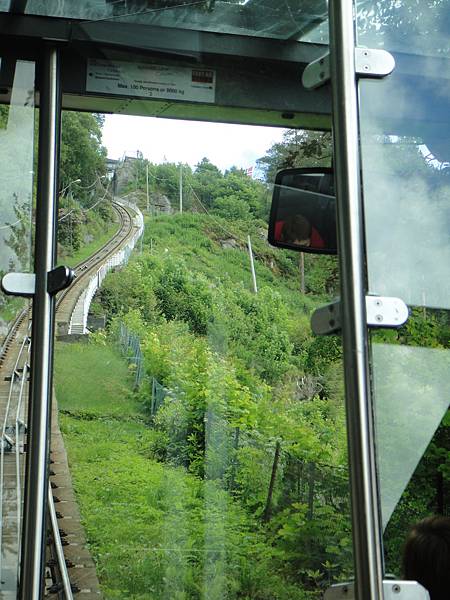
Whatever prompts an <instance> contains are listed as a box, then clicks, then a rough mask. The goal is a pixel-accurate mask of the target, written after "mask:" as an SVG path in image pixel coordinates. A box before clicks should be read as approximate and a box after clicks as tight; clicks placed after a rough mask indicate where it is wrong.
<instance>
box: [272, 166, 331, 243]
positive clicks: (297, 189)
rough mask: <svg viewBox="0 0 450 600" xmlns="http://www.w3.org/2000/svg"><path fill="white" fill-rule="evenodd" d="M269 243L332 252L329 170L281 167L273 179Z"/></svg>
mask: <svg viewBox="0 0 450 600" xmlns="http://www.w3.org/2000/svg"><path fill="white" fill-rule="evenodd" d="M268 239H269V243H270V244H272V245H273V246H278V247H280V248H289V249H290V250H297V251H299V252H312V253H315V254H336V253H337V243H336V198H335V194H334V178H333V169H327V168H322V167H320V168H310V169H284V170H283V171H279V172H278V173H277V176H276V178H275V186H274V190H273V196H272V208H271V211H270V220H269V236H268Z"/></svg>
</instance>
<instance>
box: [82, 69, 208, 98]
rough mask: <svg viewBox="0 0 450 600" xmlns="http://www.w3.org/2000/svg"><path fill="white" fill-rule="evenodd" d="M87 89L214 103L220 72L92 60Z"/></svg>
mask: <svg viewBox="0 0 450 600" xmlns="http://www.w3.org/2000/svg"><path fill="white" fill-rule="evenodd" d="M86 91H87V92H100V93H102V94H117V95H120V96H134V97H139V98H162V99H164V100H185V101H188V102H208V103H213V102H214V101H215V93H216V73H215V71H214V70H212V69H202V68H191V67H172V66H168V65H154V64H148V63H129V62H124V61H109V60H97V59H90V60H89V61H88V65H87V73H86Z"/></svg>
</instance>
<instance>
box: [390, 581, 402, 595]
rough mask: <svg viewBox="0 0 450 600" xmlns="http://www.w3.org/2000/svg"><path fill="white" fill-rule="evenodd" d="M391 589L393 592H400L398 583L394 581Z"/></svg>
mask: <svg viewBox="0 0 450 600" xmlns="http://www.w3.org/2000/svg"><path fill="white" fill-rule="evenodd" d="M392 591H393V592H394V594H400V592H401V588H400V586H399V585H398V583H396V584H395V585H393V586H392Z"/></svg>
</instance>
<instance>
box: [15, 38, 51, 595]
mask: <svg viewBox="0 0 450 600" xmlns="http://www.w3.org/2000/svg"><path fill="white" fill-rule="evenodd" d="M40 67H41V79H40V89H39V94H40V114H39V164H38V193H37V203H36V243H35V274H36V289H35V294H34V300H33V316H32V336H31V343H32V347H31V384H30V397H29V403H28V406H29V409H28V437H27V439H28V444H27V458H26V476H25V500H24V513H23V534H22V553H21V572H20V582H19V596H18V597H19V598H20V599H21V600H41V598H42V596H43V583H44V567H45V539H46V519H47V499H48V494H47V487H48V456H49V446H50V415H51V401H52V371H53V344H54V340H53V338H54V313H55V299H54V297H53V296H52V295H51V294H50V293H49V291H48V281H47V279H48V273H49V272H50V271H51V270H52V269H53V268H54V266H55V259H56V224H57V197H58V195H57V190H58V185H57V178H58V177H57V176H58V160H59V141H60V123H61V89H60V72H59V51H58V49H57V48H54V47H51V46H46V47H45V48H44V51H43V59H42V61H41V64H40Z"/></svg>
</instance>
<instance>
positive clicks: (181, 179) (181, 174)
mask: <svg viewBox="0 0 450 600" xmlns="http://www.w3.org/2000/svg"><path fill="white" fill-rule="evenodd" d="M182 212H183V165H180V213H182Z"/></svg>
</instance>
